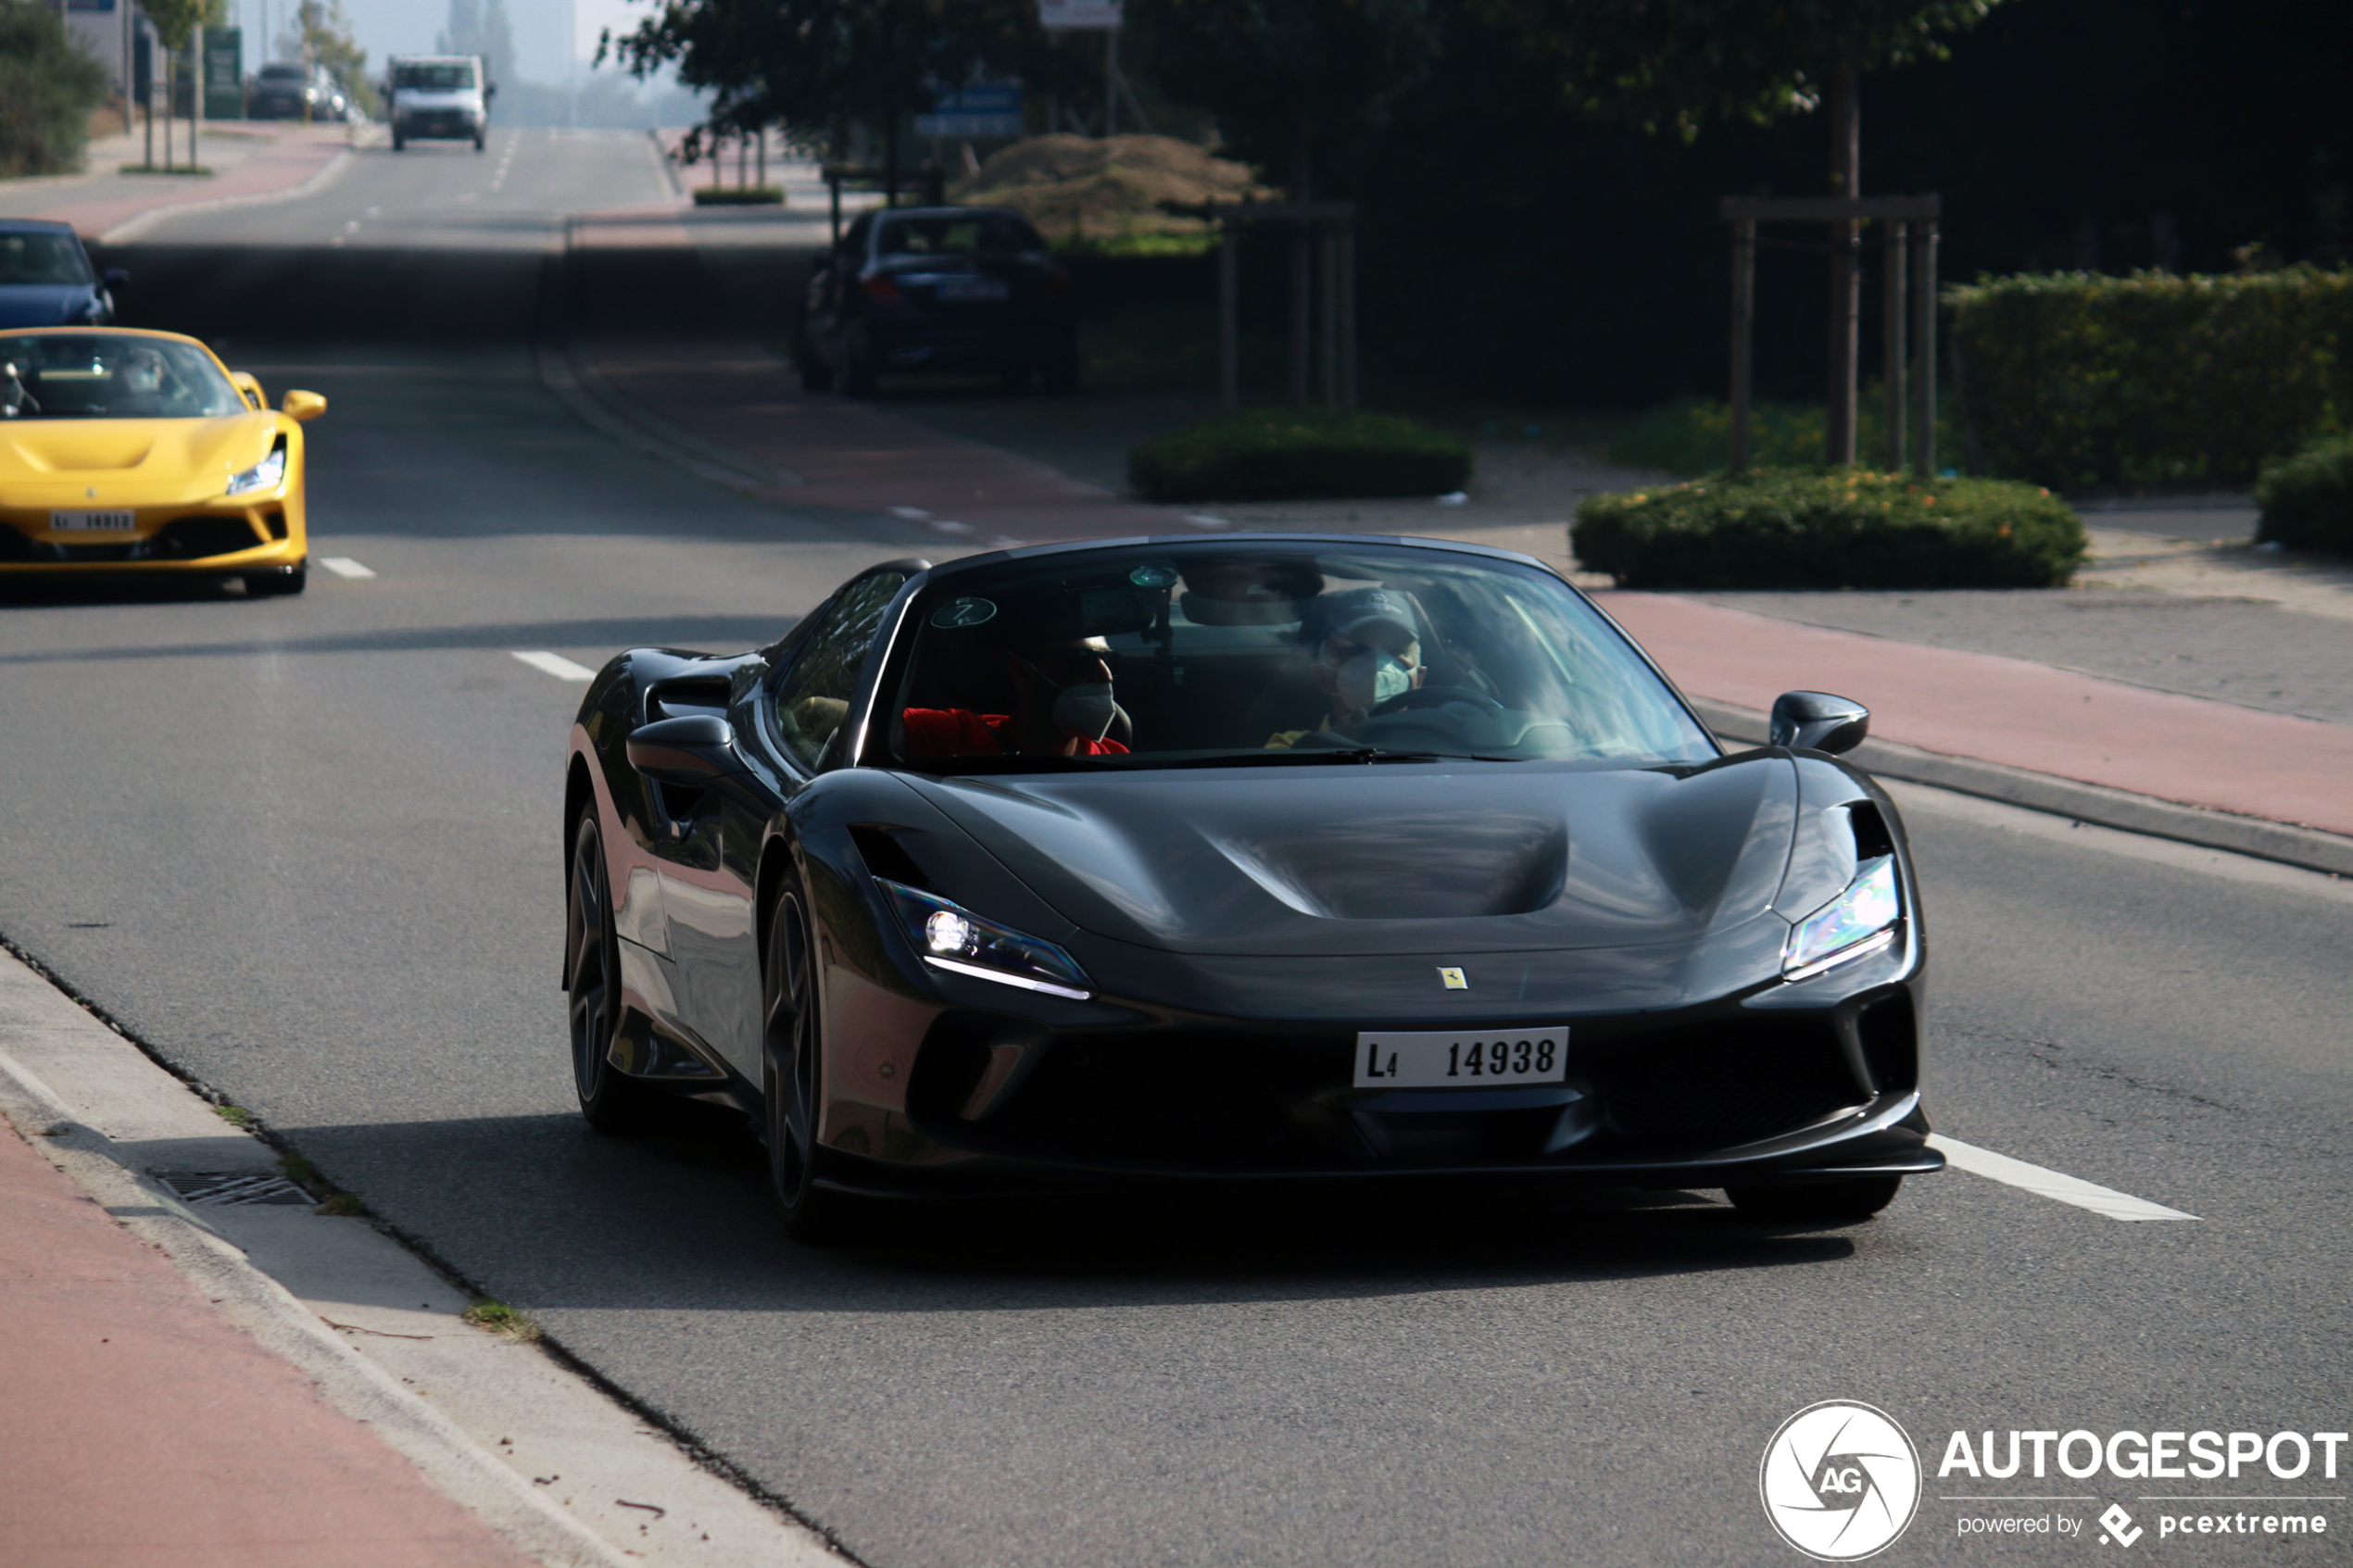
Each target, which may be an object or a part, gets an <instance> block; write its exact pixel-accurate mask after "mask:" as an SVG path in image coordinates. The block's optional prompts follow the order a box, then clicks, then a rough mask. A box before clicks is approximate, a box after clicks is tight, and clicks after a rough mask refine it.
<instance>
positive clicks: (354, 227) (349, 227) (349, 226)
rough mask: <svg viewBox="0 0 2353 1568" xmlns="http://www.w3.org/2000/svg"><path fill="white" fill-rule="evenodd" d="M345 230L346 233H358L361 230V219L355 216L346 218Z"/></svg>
mask: <svg viewBox="0 0 2353 1568" xmlns="http://www.w3.org/2000/svg"><path fill="white" fill-rule="evenodd" d="M343 232H345V233H346V234H356V233H358V232H359V220H358V219H357V218H354V219H350V220H346V222H345V224H344V226H343Z"/></svg>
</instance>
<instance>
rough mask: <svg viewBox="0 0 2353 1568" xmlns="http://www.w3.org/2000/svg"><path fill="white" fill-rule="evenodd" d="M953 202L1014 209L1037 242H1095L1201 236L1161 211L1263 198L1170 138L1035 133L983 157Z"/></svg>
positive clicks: (1189, 223) (1242, 170)
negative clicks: (1166, 206) (1172, 205)
mask: <svg viewBox="0 0 2353 1568" xmlns="http://www.w3.org/2000/svg"><path fill="white" fill-rule="evenodd" d="M948 194H949V195H950V198H951V199H952V200H955V201H960V202H967V203H971V204H974V205H975V206H979V205H986V206H990V207H1017V208H1019V209H1020V210H1021V211H1022V212H1024V213H1026V214H1027V215H1028V217H1029V220H1030V221H1031V222H1033V223H1035V224H1037V225H1038V229H1039V230H1040V232H1043V233H1044V234H1045V236H1046V238H1047V239H1048V240H1050V241H1053V242H1056V243H1061V242H1063V241H1070V240H1076V241H1082V242H1086V241H1091V242H1096V243H1102V242H1108V241H1114V240H1121V239H1127V238H1131V237H1136V236H1140V235H1150V234H1168V235H1177V234H1202V233H1206V232H1209V227H1210V226H1209V225H1208V224H1207V223H1206V222H1204V221H1203V220H1201V219H1198V218H1180V217H1178V216H1176V214H1174V213H1170V212H1166V211H1164V210H1162V204H1163V203H1165V202H1177V203H1184V204H1191V203H1197V202H1207V201H1246V200H1252V199H1265V198H1267V197H1269V196H1271V195H1272V194H1273V193H1272V192H1270V191H1268V190H1267V189H1266V188H1265V187H1264V186H1262V185H1260V184H1259V183H1258V182H1257V177H1256V175H1255V174H1254V173H1253V172H1252V170H1251V169H1250V168H1249V167H1248V166H1247V165H1245V164H1239V163H1235V162H1233V161H1231V160H1230V159H1227V158H1221V157H1215V156H1214V155H1213V154H1211V153H1210V152H1209V151H1208V150H1207V149H1206V148H1202V147H1198V146H1195V145H1194V144H1192V143H1190V142H1180V141H1178V140H1176V138H1175V137H1174V136H1114V137H1113V138H1111V139H1110V140H1109V141H1102V140H1099V139H1095V138H1091V137H1086V136H1070V135H1054V136H1036V137H1032V138H1031V139H1030V140H1028V141H1026V142H1015V143H1014V144H1013V145H1012V146H1010V147H1005V148H1002V149H1000V151H998V152H996V153H994V154H992V155H991V156H990V157H989V159H988V162H987V163H984V164H982V165H981V166H980V172H979V173H977V174H975V175H972V176H970V177H969V178H967V179H964V180H962V181H959V182H957V183H955V184H953V185H951V186H950V187H949V192H948Z"/></svg>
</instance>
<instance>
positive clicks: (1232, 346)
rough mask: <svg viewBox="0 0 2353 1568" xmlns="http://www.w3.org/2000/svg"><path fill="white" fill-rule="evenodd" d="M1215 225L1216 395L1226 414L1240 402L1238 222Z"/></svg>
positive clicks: (1240, 238) (1239, 259) (1240, 239)
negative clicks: (1224, 407) (1216, 229)
mask: <svg viewBox="0 0 2353 1568" xmlns="http://www.w3.org/2000/svg"><path fill="white" fill-rule="evenodd" d="M1217 228H1218V233H1217V395H1218V397H1219V399H1220V401H1222V402H1223V403H1224V404H1225V406H1226V411H1227V413H1229V414H1230V413H1232V412H1233V411H1234V410H1235V409H1237V408H1240V407H1241V406H1242V393H1241V248H1242V226H1241V223H1240V221H1239V220H1237V219H1231V218H1227V219H1223V220H1219V222H1218V225H1217Z"/></svg>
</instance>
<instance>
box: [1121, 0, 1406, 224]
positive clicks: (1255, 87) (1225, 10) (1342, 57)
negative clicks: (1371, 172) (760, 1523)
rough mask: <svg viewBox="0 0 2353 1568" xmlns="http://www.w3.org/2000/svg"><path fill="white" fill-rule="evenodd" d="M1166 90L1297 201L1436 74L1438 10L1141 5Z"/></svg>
mask: <svg viewBox="0 0 2353 1568" xmlns="http://www.w3.org/2000/svg"><path fill="white" fill-rule="evenodd" d="M1131 8H1132V9H1133V10H1134V11H1135V12H1136V13H1137V21H1138V24H1139V26H1141V27H1143V28H1145V29H1147V30H1148V31H1149V32H1150V34H1151V48H1152V59H1153V64H1154V69H1155V70H1156V72H1157V74H1158V76H1159V78H1160V81H1161V82H1162V84H1163V85H1164V86H1165V87H1166V88H1167V89H1168V90H1169V92H1170V93H1172V94H1175V95H1176V96H1177V97H1180V98H1185V99H1188V100H1190V101H1192V102H1194V103H1198V104H1200V105H1202V107H1206V108H1208V109H1209V110H1211V111H1212V112H1213V113H1214V114H1215V116H1216V117H1217V127H1218V131H1219V132H1220V133H1221V134H1222V135H1223V136H1224V138H1225V140H1226V142H1227V144H1228V145H1230V146H1231V147H1233V148H1234V149H1235V150H1236V151H1237V152H1239V153H1241V154H1242V155H1243V156H1244V157H1249V158H1251V159H1252V160H1253V161H1256V162H1259V163H1262V164H1264V165H1265V166H1267V167H1268V169H1270V170H1278V171H1280V174H1281V176H1282V177H1283V178H1286V179H1288V180H1289V181H1290V182H1291V184H1292V186H1293V190H1294V194H1312V192H1310V191H1303V190H1301V189H1300V188H1301V187H1302V186H1311V185H1312V184H1313V173H1312V170H1313V169H1314V167H1315V165H1316V164H1318V163H1321V162H1326V161H1327V160H1328V159H1330V158H1331V157H1333V156H1334V155H1335V154H1339V153H1341V152H1344V151H1345V150H1346V149H1347V148H1348V147H1350V146H1351V145H1352V144H1353V143H1354V142H1355V140H1356V139H1357V138H1358V137H1360V136H1361V135H1362V134H1363V133H1364V132H1366V131H1367V130H1369V129H1371V128H1373V127H1375V126H1377V125H1378V124H1379V123H1380V121H1381V119H1382V117H1383V115H1384V113H1385V112H1386V111H1387V110H1388V108H1389V107H1390V105H1391V104H1393V103H1395V102H1396V100H1397V99H1398V98H1399V96H1400V95H1402V94H1405V93H1408V92H1410V91H1412V89H1413V88H1414V87H1415V86H1416V84H1417V83H1419V82H1421V80H1422V79H1423V77H1424V76H1425V75H1426V74H1427V73H1428V69H1429V65H1430V61H1431V58H1432V56H1433V55H1434V54H1435V53H1436V51H1437V47H1438V42H1439V26H1438V21H1437V17H1436V11H1437V7H1436V6H1435V5H1434V4H1433V3H1432V0H1133V3H1132V6H1131Z"/></svg>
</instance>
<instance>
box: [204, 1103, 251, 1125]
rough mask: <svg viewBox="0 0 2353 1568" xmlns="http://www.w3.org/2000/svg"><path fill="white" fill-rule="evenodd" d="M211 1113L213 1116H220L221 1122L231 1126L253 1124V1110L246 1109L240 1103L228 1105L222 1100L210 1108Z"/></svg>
mask: <svg viewBox="0 0 2353 1568" xmlns="http://www.w3.org/2000/svg"><path fill="white" fill-rule="evenodd" d="M212 1113H213V1114H214V1115H215V1116H218V1117H220V1119H221V1120H222V1121H223V1122H226V1123H229V1125H231V1126H232V1127H250V1126H252V1125H253V1112H252V1111H250V1110H246V1109H245V1107H244V1106H242V1105H230V1104H228V1103H226V1102H225V1101H224V1102H223V1103H221V1104H220V1105H216V1106H214V1107H213V1108H212Z"/></svg>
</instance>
